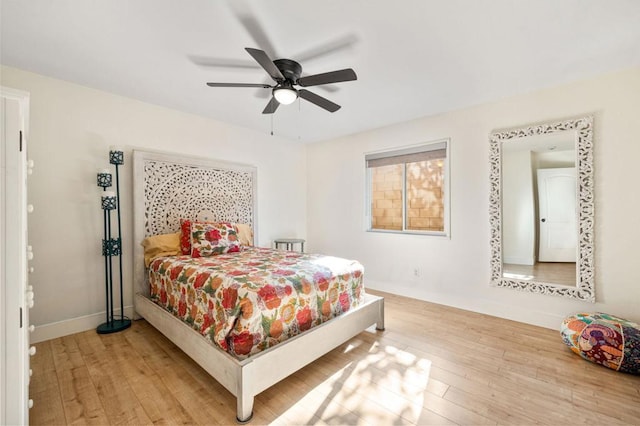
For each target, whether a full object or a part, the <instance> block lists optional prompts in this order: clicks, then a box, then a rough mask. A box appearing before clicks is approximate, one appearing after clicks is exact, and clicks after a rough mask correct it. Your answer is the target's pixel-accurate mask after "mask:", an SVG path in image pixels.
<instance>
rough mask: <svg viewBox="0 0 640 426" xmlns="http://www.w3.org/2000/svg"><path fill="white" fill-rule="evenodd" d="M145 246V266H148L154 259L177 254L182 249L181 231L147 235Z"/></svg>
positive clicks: (143, 242) (143, 244)
mask: <svg viewBox="0 0 640 426" xmlns="http://www.w3.org/2000/svg"><path fill="white" fill-rule="evenodd" d="M141 244H142V247H144V266H146V267H147V268H148V267H149V264H150V263H151V261H152V260H153V259H155V258H156V257H160V256H177V255H179V254H180V253H181V250H180V232H176V233H173V234H161V235H153V236H151V237H147V238H145V239H144V241H142V243H141Z"/></svg>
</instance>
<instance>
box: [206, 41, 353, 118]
mask: <svg viewBox="0 0 640 426" xmlns="http://www.w3.org/2000/svg"><path fill="white" fill-rule="evenodd" d="M245 50H246V51H247V52H248V53H249V54H250V55H251V56H252V57H253V59H255V61H256V62H257V63H258V64H259V65H260V66H261V67H262V68H264V70H265V71H266V72H267V74H269V75H270V76H271V78H272V79H273V80H274V81H275V82H276V84H274V85H269V84H266V83H257V84H252V83H207V86H209V87H258V88H263V89H272V95H273V96H272V97H271V100H270V101H269V103H268V104H267V106H266V107H265V109H264V110H263V111H262V113H263V114H273V113H274V112H276V110H277V109H278V107H279V106H280V104H283V105H289V104H291V103H293V102H294V101H295V100H296V99H297V98H298V97H300V98H302V99H304V100H306V101H309V102H311V103H312V104H315V105H317V106H319V107H320V108H324V109H326V110H327V111H329V112H336V111H337V110H339V109H340V105H338V104H335V103H333V102H331V101H330V100H328V99H326V98H324V97H322V96H320V95H317V94H315V93H313V92H310V91H308V90H306V89H297V88H295V87H294V86H301V87H310V86H319V85H322V84H332V83H340V82H343V81H353V80H357V78H358V77H357V76H356V73H355V71H353V70H352V69H351V68H345V69H342V70H338V71H330V72H326V73H322V74H314V75H309V76H304V77H301V76H300V74H301V73H302V66H301V65H300V64H299V63H298V62H296V61H294V60H292V59H276V60H275V61H272V60H271V58H269V55H267V54H266V53H265V52H264V51H263V50H260V49H253V48H250V47H247V48H245Z"/></svg>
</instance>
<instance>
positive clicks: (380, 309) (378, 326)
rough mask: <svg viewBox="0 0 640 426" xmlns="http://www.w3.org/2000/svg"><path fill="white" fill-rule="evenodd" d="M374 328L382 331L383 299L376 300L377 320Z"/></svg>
mask: <svg viewBox="0 0 640 426" xmlns="http://www.w3.org/2000/svg"><path fill="white" fill-rule="evenodd" d="M376 330H380V331H384V299H382V300H380V301H379V302H378V321H377V322H376Z"/></svg>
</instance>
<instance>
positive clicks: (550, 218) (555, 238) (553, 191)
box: [538, 167, 577, 262]
mask: <svg viewBox="0 0 640 426" xmlns="http://www.w3.org/2000/svg"><path fill="white" fill-rule="evenodd" d="M538 211H539V217H540V223H539V226H540V242H539V249H538V261H539V262H575V261H576V229H577V228H576V226H577V224H576V169H575V167H571V168H557V169H538Z"/></svg>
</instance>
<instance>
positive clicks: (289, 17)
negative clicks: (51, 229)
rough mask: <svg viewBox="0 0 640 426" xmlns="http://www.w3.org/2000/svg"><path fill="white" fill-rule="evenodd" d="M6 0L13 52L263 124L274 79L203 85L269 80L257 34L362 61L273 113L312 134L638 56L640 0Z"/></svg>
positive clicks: (465, 101)
mask: <svg viewBox="0 0 640 426" xmlns="http://www.w3.org/2000/svg"><path fill="white" fill-rule="evenodd" d="M0 1H1V6H0V7H1V10H0V14H1V24H2V29H1V37H2V39H1V43H2V44H1V48H2V50H1V51H0V54H1V62H2V64H4V65H9V66H12V67H17V68H21V69H25V70H29V71H33V72H36V73H39V74H44V75H47V76H51V77H55V78H59V79H62V80H67V81H71V82H75V83H78V84H81V85H84V86H89V87H93V88H97V89H101V90H105V91H109V92H112V93H116V94H120V95H123V96H127V97H131V98H135V99H139V100H142V101H145V102H150V103H154V104H158V105H162V106H166V107H170V108H174V109H177V110H182V111H186V112H190V113H195V114H199V115H203V116H207V117H211V118H214V119H217V120H221V121H224V122H228V123H234V124H237V125H240V126H245V127H249V128H253V129H255V130H257V131H259V132H263V133H265V134H268V133H269V132H270V131H271V126H272V122H271V119H272V116H270V115H263V114H262V110H263V108H264V107H265V105H266V104H267V102H268V98H265V97H259V96H258V95H259V92H260V91H262V92H263V95H265V94H269V90H268V89H252V88H251V89H247V88H209V87H207V86H206V85H205V83H206V82H207V81H215V82H239V83H266V82H270V80H269V78H268V76H267V74H266V73H265V71H264V70H262V68H259V67H258V66H257V65H256V64H255V62H253V60H252V58H251V57H250V56H249V55H248V54H247V53H246V52H245V50H244V48H245V47H256V48H261V49H263V50H266V51H267V52H268V53H270V54H273V55H274V56H273V57H272V59H276V58H279V57H285V58H290V59H294V60H300V62H301V63H302V66H303V72H304V73H305V74H307V75H309V74H316V73H321V72H326V71H333V70H336V69H342V68H348V67H351V68H353V69H354V70H355V71H356V73H357V75H358V80H357V81H352V82H345V83H339V84H335V85H332V88H333V89H335V90H332V91H327V90H325V89H324V88H320V87H313V88H310V90H311V91H313V92H316V93H317V94H319V95H322V96H325V97H327V98H328V99H330V100H332V101H334V102H336V103H338V104H340V105H342V109H340V110H339V111H337V112H336V113H333V114H331V113H329V112H327V111H325V110H323V109H320V108H318V107H317V106H315V105H313V104H310V103H308V102H306V101H299V102H296V103H294V104H292V105H289V106H281V107H280V108H279V109H278V111H277V112H276V113H275V114H274V115H273V129H274V133H275V134H277V135H279V136H282V137H286V138H290V139H293V140H300V141H302V142H312V141H320V140H326V139H332V138H336V137H339V136H343V135H347V134H352V133H357V132H361V131H364V130H368V129H372V128H377V127H381V126H385V125H388V124H392V123H397V122H402V121H407V120H410V119H413V118H417V117H421V116H426V115H431V114H436V113H440V112H444V111H449V110H453V109H458V108H462V107H466V106H470V105H474V104H479V103H483V102H487V101H491V100H495V99H498V98H502V97H505V96H511V95H515V94H518V93H524V92H529V91H532V90H535V89H539V88H542V87H549V86H554V85H558V84H562V83H566V82H569V81H573V80H577V79H582V78H587V77H590V76H593V75H596V74H600V73H603V72H607V71H612V70H616V69H621V68H626V67H631V66H638V65H640V1H638V0H607V1H604V0H395V1H393V0H386V1H382V0H322V1H320V0H306V1H300V0H296V1H294V0H269V1H240V0H235V1H233V2H232V1H222V0H217V1H216V0H207V1H205V0H188V1H177V0H128V1H125V0H29V1H26V0H0ZM251 22H252V23H251ZM259 29H262V31H263V33H264V35H263V36H260V35H259V34H257V33H256V31H258V30H259ZM252 34H253V36H252ZM269 44H271V45H272V47H270V46H269ZM331 45H336V46H342V47H341V48H338V49H337V50H335V51H332V52H331V53H326V54H322V55H319V56H316V57H314V58H309V59H304V57H305V56H313V54H314V53H318V50H320V51H322V49H323V48H326V47H328V46H331ZM274 51H275V52H274ZM225 63H226V64H230V65H242V66H243V67H228V66H227V67H225V66H220V65H222V64H225ZM207 64H209V65H207ZM211 64H217V66H212V65H211Z"/></svg>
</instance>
